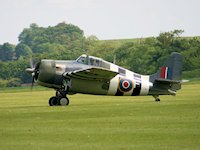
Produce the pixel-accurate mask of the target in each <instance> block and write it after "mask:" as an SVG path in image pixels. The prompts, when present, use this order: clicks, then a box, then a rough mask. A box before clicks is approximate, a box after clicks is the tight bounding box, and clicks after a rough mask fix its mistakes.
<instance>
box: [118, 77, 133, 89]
mask: <svg viewBox="0 0 200 150" xmlns="http://www.w3.org/2000/svg"><path fill="white" fill-rule="evenodd" d="M132 88H133V82H132V81H131V80H129V79H122V78H121V79H119V90H120V91H121V92H128V91H130V90H131V89H132Z"/></svg>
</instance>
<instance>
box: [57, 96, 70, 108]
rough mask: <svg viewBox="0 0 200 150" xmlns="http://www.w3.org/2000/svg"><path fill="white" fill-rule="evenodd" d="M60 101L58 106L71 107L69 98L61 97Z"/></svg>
mask: <svg viewBox="0 0 200 150" xmlns="http://www.w3.org/2000/svg"><path fill="white" fill-rule="evenodd" d="M58 101H59V103H58V105H61V106H67V105H69V99H68V98H67V97H61V98H59V100H58Z"/></svg>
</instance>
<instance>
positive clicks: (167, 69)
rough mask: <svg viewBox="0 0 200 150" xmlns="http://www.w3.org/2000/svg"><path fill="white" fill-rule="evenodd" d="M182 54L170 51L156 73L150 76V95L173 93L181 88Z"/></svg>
mask: <svg viewBox="0 0 200 150" xmlns="http://www.w3.org/2000/svg"><path fill="white" fill-rule="evenodd" d="M181 76H182V55H181V54H180V53H177V52H173V53H171V55H170V57H169V58H168V59H167V60H166V61H165V63H164V64H163V66H162V67H161V68H160V69H159V70H158V71H157V73H155V74H153V75H151V76H150V82H152V83H153V87H152V88H151V89H150V93H151V94H152V95H162V94H170V95H175V94H176V91H177V90H179V89H181Z"/></svg>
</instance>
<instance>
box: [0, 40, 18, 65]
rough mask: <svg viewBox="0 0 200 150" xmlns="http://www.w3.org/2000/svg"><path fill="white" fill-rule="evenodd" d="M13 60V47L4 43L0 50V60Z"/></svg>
mask: <svg viewBox="0 0 200 150" xmlns="http://www.w3.org/2000/svg"><path fill="white" fill-rule="evenodd" d="M14 58H15V46H14V45H12V44H10V43H4V44H3V45H2V46H1V48H0V60H2V61H11V60H13V59H14Z"/></svg>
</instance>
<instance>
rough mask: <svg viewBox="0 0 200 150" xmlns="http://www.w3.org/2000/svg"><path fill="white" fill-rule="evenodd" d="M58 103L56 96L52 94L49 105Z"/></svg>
mask: <svg viewBox="0 0 200 150" xmlns="http://www.w3.org/2000/svg"><path fill="white" fill-rule="evenodd" d="M57 105H58V97H56V96H53V97H51V98H50V99H49V106H57Z"/></svg>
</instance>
